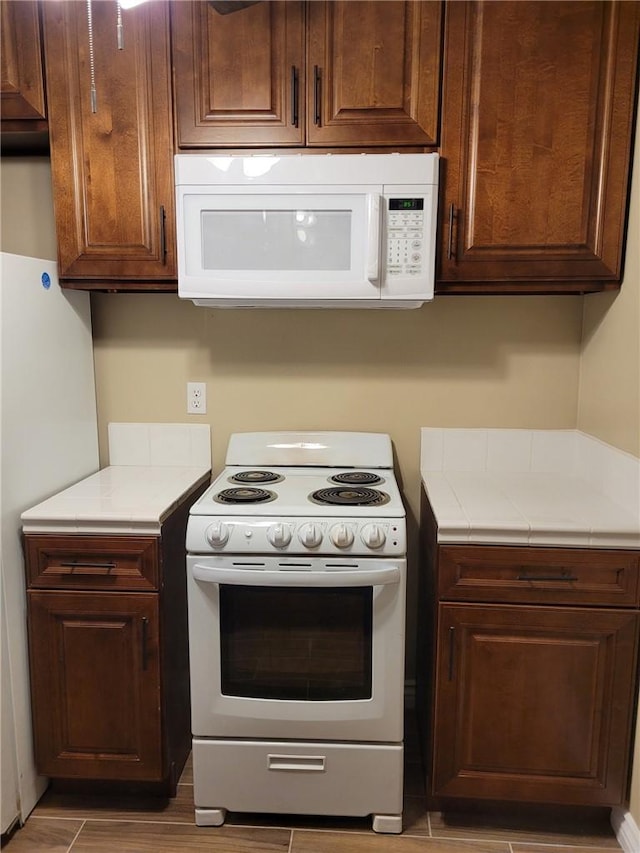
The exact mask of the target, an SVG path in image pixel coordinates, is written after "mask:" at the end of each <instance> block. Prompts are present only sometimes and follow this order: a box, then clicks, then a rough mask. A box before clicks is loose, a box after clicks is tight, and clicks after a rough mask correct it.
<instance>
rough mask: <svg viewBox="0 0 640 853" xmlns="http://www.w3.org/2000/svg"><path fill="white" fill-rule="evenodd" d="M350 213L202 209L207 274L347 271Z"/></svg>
mask: <svg viewBox="0 0 640 853" xmlns="http://www.w3.org/2000/svg"><path fill="white" fill-rule="evenodd" d="M352 213H353V211H351V210H310V209H305V210H295V209H291V210H262V209H257V208H256V209H248V210H204V211H202V214H201V217H202V218H201V223H202V261H203V267H204V269H206V270H300V271H304V270H311V271H317V270H349V269H350V268H351V227H352V224H351V217H352Z"/></svg>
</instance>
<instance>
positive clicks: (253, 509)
mask: <svg viewBox="0 0 640 853" xmlns="http://www.w3.org/2000/svg"><path fill="white" fill-rule="evenodd" d="M226 463H227V467H226V468H225V469H224V471H222V473H221V474H220V475H219V476H218V477H217V478H216V479H215V480H214V481H213V483H212V484H211V485H210V486H209V488H208V489H207V491H206V492H204V494H203V495H202V496H201V497H200V498H199V499H198V500H197V501H196V502H195V503H194V505H193V506H192V507H191V512H190V515H189V523H188V525H187V551H188V552H189V553H191V554H224V555H236V554H239V555H240V554H256V555H258V554H260V555H268V554H281V555H283V556H287V555H292V556H295V555H299V554H305V555H313V554H317V555H323V556H325V555H340V556H347V555H367V556H379V555H383V554H384V555H389V556H390V555H394V556H396V555H404V554H405V552H406V532H405V510H404V506H403V503H402V498H401V496H400V490H399V488H398V485H397V483H396V479H395V476H394V473H393V453H392V448H391V439H390V438H389V436H388V435H385V434H383V433H341V432H262V433H234V434H233V435H232V436H231V438H230V441H229V446H228V448H227V458H226Z"/></svg>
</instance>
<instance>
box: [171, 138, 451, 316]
mask: <svg viewBox="0 0 640 853" xmlns="http://www.w3.org/2000/svg"><path fill="white" fill-rule="evenodd" d="M175 179H176V201H177V236H178V294H179V295H180V296H181V297H183V298H184V299H191V300H193V302H195V304H196V305H208V306H218V307H221V306H228V307H255V306H259V307H265V306H271V307H283V306H284V307H305V308H320V307H340V308H354V307H357V308H416V307H418V306H419V305H422V303H423V302H425V301H427V300H430V299H433V280H434V270H435V240H436V220H437V217H436V212H437V196H438V155H437V154H293V155H292V154H289V155H283V156H280V155H277V156H275V155H252V156H228V155H219V154H217V153H215V152H209V153H207V154H178V155H176V157H175Z"/></svg>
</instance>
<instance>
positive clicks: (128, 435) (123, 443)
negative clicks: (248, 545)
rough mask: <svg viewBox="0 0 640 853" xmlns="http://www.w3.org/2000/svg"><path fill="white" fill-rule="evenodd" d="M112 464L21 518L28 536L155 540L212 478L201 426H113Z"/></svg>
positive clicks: (208, 440) (205, 430)
mask: <svg viewBox="0 0 640 853" xmlns="http://www.w3.org/2000/svg"><path fill="white" fill-rule="evenodd" d="M108 432H109V460H110V462H111V465H109V466H108V467H106V468H103V469H102V470H101V471H98V472H97V473H96V474H92V475H90V476H89V477H86V478H85V479H84V480H80V482H79V483H76V484H75V485H73V486H70V487H69V488H68V489H65V490H64V491H62V492H59V493H58V494H56V495H53V496H52V497H50V498H48V499H47V500H45V501H42V503H39V504H37V506H34V507H31V509H28V510H26V511H25V512H23V513H22V516H21V518H22V529H23V532H24V533H84V534H91V533H97V534H102V533H104V534H129V535H131V534H135V535H154V536H155V535H157V534H158V533H160V527H161V525H162V522H163V521H164V519H165V518H166V517H167V516H168V515H169V514H170V513H171V511H172V510H173V508H174V507H175V506H176V505H177V504H178V503H180V501H181V500H182V498H183V497H184V496H185V495H188V494H189V492H191V491H194V490H195V488H196V486H198V485H200V484H201V483H203V482H208V481H209V480H210V478H211V434H210V428H209V426H208V425H203V424H127V423H118V424H115V423H114V424H109V425H108Z"/></svg>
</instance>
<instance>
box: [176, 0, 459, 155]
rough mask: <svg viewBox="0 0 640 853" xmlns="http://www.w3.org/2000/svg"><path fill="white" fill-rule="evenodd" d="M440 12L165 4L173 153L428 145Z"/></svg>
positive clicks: (433, 5) (427, 5)
mask: <svg viewBox="0 0 640 853" xmlns="http://www.w3.org/2000/svg"><path fill="white" fill-rule="evenodd" d="M441 10H442V6H441V3H440V2H436V0H429V2H422V3H414V2H369V0H363V2H358V3H353V2H320V0H318V2H311V3H302V2H297V0H284V1H283V0H264V2H259V3H255V4H252V5H251V6H249V7H244V6H243V4H239V8H237V9H236V10H234V11H232V12H231V13H229V14H225V15H221V14H219V13H218V12H217V11H216V10H215V8H214V6H213V5H212V4H210V3H207V2H174V3H173V4H172V35H173V65H174V87H175V105H176V124H177V146H178V147H180V148H190V147H196V148H197V147H218V146H223V147H224V146H226V147H268V146H292V147H298V146H304V145H308V146H314V145H316V146H335V147H340V146H347V147H348V146H355V147H366V146H398V145H411V146H416V145H417V146H433V145H435V144H436V143H437V141H438V109H439V91H440V54H441V13H442V12H441Z"/></svg>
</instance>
